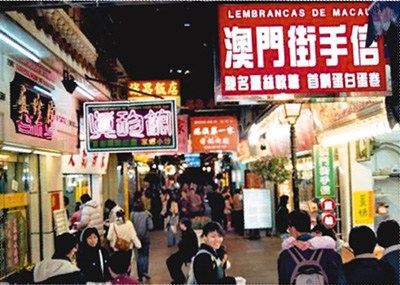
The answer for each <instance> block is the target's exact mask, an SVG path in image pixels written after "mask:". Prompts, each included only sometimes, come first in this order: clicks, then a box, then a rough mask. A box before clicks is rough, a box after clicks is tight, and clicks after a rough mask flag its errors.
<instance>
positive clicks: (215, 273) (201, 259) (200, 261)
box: [193, 243, 236, 284]
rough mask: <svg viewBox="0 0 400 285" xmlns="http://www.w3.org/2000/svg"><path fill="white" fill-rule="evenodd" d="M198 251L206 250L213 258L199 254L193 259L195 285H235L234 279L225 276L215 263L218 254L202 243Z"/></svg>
mask: <svg viewBox="0 0 400 285" xmlns="http://www.w3.org/2000/svg"><path fill="white" fill-rule="evenodd" d="M200 249H205V250H207V251H208V252H209V253H210V254H212V255H213V256H214V258H211V256H210V254H208V253H200V254H198V255H197V256H196V257H195V258H194V260H193V272H194V276H195V278H196V282H197V284H236V280H235V278H234V277H231V276H225V272H224V270H223V268H222V267H221V266H220V265H218V263H217V260H219V257H218V254H217V252H216V251H215V250H214V249H213V248H212V247H210V246H209V245H207V244H204V243H203V244H202V245H201V246H200Z"/></svg>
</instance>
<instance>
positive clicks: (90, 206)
mask: <svg viewBox="0 0 400 285" xmlns="http://www.w3.org/2000/svg"><path fill="white" fill-rule="evenodd" d="M77 228H78V230H81V231H82V230H84V229H85V228H96V229H97V231H98V232H99V235H100V236H103V234H104V225H103V213H102V210H101V208H100V206H99V205H98V204H97V202H96V201H94V200H90V201H87V202H86V203H85V204H83V205H82V206H81V220H80V222H79V223H78V224H77Z"/></svg>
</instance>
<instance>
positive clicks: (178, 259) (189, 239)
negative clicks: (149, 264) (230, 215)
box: [167, 218, 199, 284]
mask: <svg viewBox="0 0 400 285" xmlns="http://www.w3.org/2000/svg"><path fill="white" fill-rule="evenodd" d="M179 228H180V230H181V233H182V236H181V240H180V241H179V243H178V251H177V252H175V253H173V254H172V255H171V256H170V257H168V258H167V267H168V271H169V274H170V275H171V278H172V282H171V284H183V283H185V279H186V278H185V275H184V274H183V272H182V265H183V263H188V262H190V261H191V260H192V257H193V256H194V255H195V254H196V252H197V250H198V248H199V246H198V241H197V236H196V234H195V232H194V231H193V229H192V222H191V220H190V218H183V219H181V221H180V222H179Z"/></svg>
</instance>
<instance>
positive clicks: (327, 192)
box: [314, 145, 335, 198]
mask: <svg viewBox="0 0 400 285" xmlns="http://www.w3.org/2000/svg"><path fill="white" fill-rule="evenodd" d="M333 163H334V156H333V148H332V147H322V146H319V145H315V146H314V184H315V185H314V186H315V197H317V198H333V197H335V169H334V165H333Z"/></svg>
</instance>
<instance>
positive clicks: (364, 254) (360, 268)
mask: <svg viewBox="0 0 400 285" xmlns="http://www.w3.org/2000/svg"><path fill="white" fill-rule="evenodd" d="M349 245H350V247H351V248H352V249H353V252H354V255H355V258H354V259H353V260H351V261H349V262H347V263H346V264H344V265H343V269H344V273H345V275H346V280H347V284H397V283H396V275H395V271H394V269H393V268H392V267H391V266H390V264H389V263H387V262H386V261H383V260H378V259H377V258H376V257H375V256H374V249H375V246H376V237H375V233H374V231H373V230H372V229H370V228H369V227H367V226H359V227H355V228H352V229H351V231H350V236H349Z"/></svg>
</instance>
